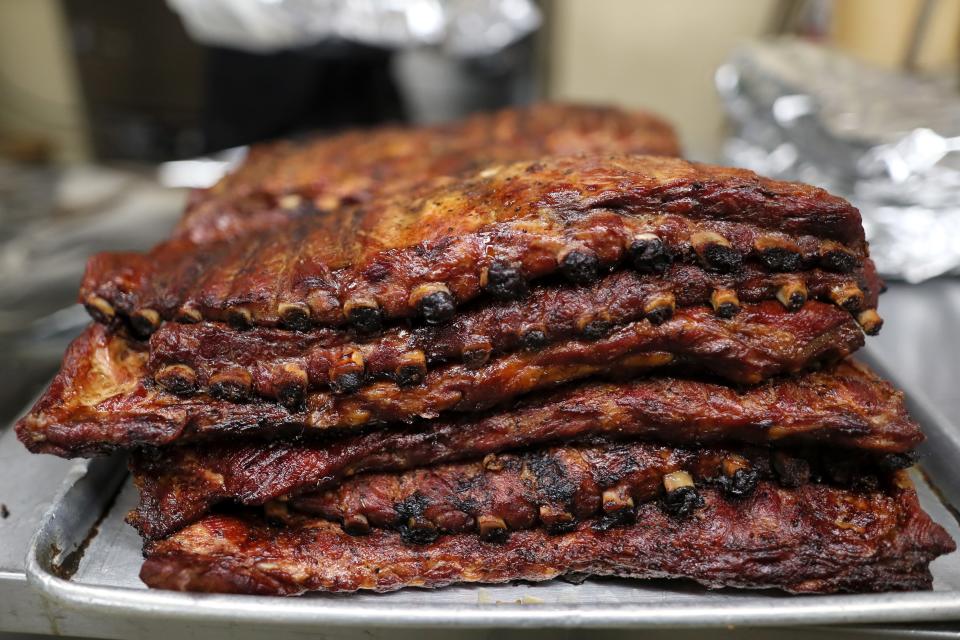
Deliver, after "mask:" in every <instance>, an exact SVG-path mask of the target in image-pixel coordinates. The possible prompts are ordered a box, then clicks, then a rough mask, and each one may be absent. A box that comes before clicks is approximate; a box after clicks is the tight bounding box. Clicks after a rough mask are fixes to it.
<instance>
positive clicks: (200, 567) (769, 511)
mask: <svg viewBox="0 0 960 640" xmlns="http://www.w3.org/2000/svg"><path fill="white" fill-rule="evenodd" d="M900 473H901V475H898V476H896V480H895V483H894V484H893V486H890V487H889V488H886V489H882V490H875V491H851V490H844V489H837V488H833V487H829V486H826V485H820V484H807V485H804V486H802V487H799V488H795V489H786V488H782V487H778V486H777V485H775V484H771V483H769V482H761V483H760V485H759V486H758V487H757V489H756V491H755V492H754V493H753V495H752V496H750V497H749V498H748V499H746V500H733V501H731V500H727V499H725V498H724V497H723V496H722V495H721V494H720V493H719V492H718V491H716V490H713V489H706V490H705V491H704V492H703V498H704V501H705V506H704V508H703V509H702V510H700V511H698V512H697V513H696V514H695V515H694V516H693V517H689V518H675V517H672V516H669V515H667V514H665V513H664V512H663V511H662V510H661V509H660V508H659V507H658V506H657V505H656V504H653V503H645V504H641V505H640V506H639V507H638V508H637V513H636V521H637V523H638V524H636V525H629V526H626V527H622V528H621V527H614V528H604V527H595V526H593V523H591V522H582V523H580V524H579V525H577V527H576V529H575V530H573V531H571V532H569V533H564V534H560V535H550V534H549V533H547V532H546V531H544V530H543V529H531V530H527V531H519V532H516V533H514V534H513V535H512V536H510V538H509V539H508V540H507V541H506V542H504V543H491V542H485V541H483V540H481V539H480V537H479V536H476V535H474V534H469V533H462V534H453V535H448V536H442V537H440V538H439V539H438V540H436V541H435V542H433V543H431V544H428V545H424V546H411V545H408V544H406V543H405V542H403V540H402V539H401V537H400V535H399V534H397V533H395V532H388V531H382V530H377V531H373V532H371V534H370V535H369V536H364V537H352V536H350V535H348V534H346V533H344V532H343V530H342V529H341V528H340V527H339V526H338V525H336V524H333V523H330V522H328V521H325V520H309V519H303V520H301V521H300V522H299V523H296V524H291V525H288V526H284V527H275V526H270V525H268V524H265V523H264V522H263V521H261V520H258V519H257V518H256V517H254V516H249V515H248V516H242V515H241V516H225V515H214V516H209V517H207V518H205V519H204V520H202V521H200V522H198V523H196V524H194V525H192V526H191V527H188V528H187V529H185V530H183V531H181V532H179V533H177V534H176V535H175V536H173V537H172V538H170V539H168V540H163V541H160V542H157V543H154V544H151V545H148V547H147V560H146V562H145V563H144V565H143V568H142V569H141V571H140V577H141V579H142V580H143V581H144V582H145V583H146V584H147V585H149V586H151V587H154V588H160V589H174V590H180V591H206V592H224V593H251V594H261V595H267V594H269V595H295V594H299V593H303V592H305V591H316V590H323V591H356V590H358V589H372V590H376V591H392V590H395V589H399V588H402V587H408V586H416V587H441V586H444V585H448V584H452V583H457V582H484V583H498V582H508V581H511V580H529V581H541V580H549V579H551V578H554V577H556V576H560V575H563V574H566V573H579V574H584V573H586V574H592V575H614V576H623V577H633V578H690V579H693V580H696V581H697V582H700V583H701V584H703V585H705V586H707V587H711V588H718V587H724V586H731V587H745V588H777V589H782V590H784V591H789V592H794V593H832V592H838V591H854V592H867V591H895V590H912V589H929V588H930V586H931V582H932V578H931V575H930V570H929V563H930V562H931V561H932V560H933V559H934V558H936V557H937V556H939V555H942V554H944V553H949V552H950V551H953V550H954V548H955V545H954V543H953V541H952V540H951V539H950V537H949V535H948V534H947V533H946V531H944V530H943V528H942V527H940V526H939V525H937V524H936V523H934V522H933V521H931V520H930V518H929V516H927V514H925V513H924V512H923V511H922V510H921V509H920V506H919V504H918V503H917V499H916V495H915V493H914V491H913V489H912V487H911V485H910V484H909V478H907V477H906V476H905V475H902V473H903V472H900Z"/></svg>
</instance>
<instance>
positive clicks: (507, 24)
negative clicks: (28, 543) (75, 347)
mask: <svg viewBox="0 0 960 640" xmlns="http://www.w3.org/2000/svg"><path fill="white" fill-rule="evenodd" d="M958 56H960V0H726V1H724V2H710V1H701V0H672V1H671V2H657V1H654V0H591V1H589V2H587V1H581V0H539V1H537V0H409V1H406V2H404V1H399V0H396V1H394V0H364V1H351V0H341V1H336V0H127V1H125V2H119V3H118V2H112V1H110V0H0V350H2V351H3V352H5V354H6V356H7V357H5V358H2V359H0V378H3V379H5V380H8V381H9V382H8V384H5V385H0V418H3V419H9V418H12V417H13V416H14V415H15V414H16V413H17V412H18V411H20V410H21V409H22V407H23V405H24V404H25V403H26V401H27V399H28V398H30V397H31V396H32V394H34V393H36V392H37V391H38V390H39V388H40V387H41V386H42V385H43V384H44V382H45V381H46V379H47V378H48V376H49V375H50V374H51V372H52V371H53V369H54V368H55V366H56V365H57V363H58V361H59V358H60V355H61V353H62V351H63V348H64V345H65V343H66V341H67V340H68V339H69V338H70V337H72V336H73V335H74V334H75V333H76V332H77V331H78V330H79V328H80V327H81V326H82V325H83V324H84V323H85V322H86V321H87V318H86V316H85V314H84V313H83V312H82V311H81V310H80V309H79V307H77V306H76V305H73V302H74V296H75V292H76V289H77V282H78V280H79V277H80V274H81V273H82V269H83V265H84V262H85V260H86V258H87V256H89V255H90V254H91V253H93V252H95V251H99V250H103V249H116V250H120V249H146V248H148V247H149V246H151V245H152V244H154V243H155V242H157V241H158V240H159V239H161V238H162V237H163V236H164V234H165V233H166V232H167V230H168V229H169V228H170V226H171V225H172V223H173V221H174V220H175V218H176V217H177V216H178V215H179V213H180V211H181V210H182V206H183V201H184V198H185V196H186V190H187V189H188V188H190V187H203V186H207V185H210V184H212V183H213V182H214V181H216V180H217V179H218V178H219V177H220V176H221V175H222V174H223V172H224V171H226V170H227V169H228V168H229V167H230V166H231V163H235V162H236V161H238V159H239V158H242V155H243V148H244V146H245V145H249V144H251V143H255V142H257V141H261V140H268V139H271V138H276V137H283V136H302V135H304V134H305V133H306V132H316V131H321V132H324V131H335V130H338V129H342V128H344V127H349V126H358V125H372V124H376V123H380V122H413V123H421V122H436V121H443V120H449V119H453V118H456V117H459V116H462V115H464V114H467V113H470V112H473V111H478V110H484V109H493V108H497V107H501V106H505V105H510V104H518V103H526V102H530V101H534V100H544V99H546V100H572V101H584V102H593V103H613V104H616V105H620V106H624V107H638V108H647V109H651V110H653V111H655V112H658V113H660V114H661V115H663V116H665V117H666V118H668V119H669V120H671V121H672V122H673V124H674V125H675V126H676V128H677V129H678V131H679V133H680V136H681V138H682V140H683V144H684V147H685V150H686V154H687V156H688V157H690V158H693V159H698V160H707V161H717V162H724V163H729V164H737V165H743V166H747V167H750V168H752V169H754V170H757V171H759V172H761V173H765V174H768V175H772V176H777V177H786V178H791V179H801V180H804V181H807V182H813V183H816V184H821V185H823V186H826V187H828V188H830V189H831V190H832V191H834V192H837V193H840V194H841V195H845V196H847V197H849V198H851V199H853V200H854V202H855V203H856V204H857V205H859V206H860V207H861V209H862V210H863V211H864V218H865V224H866V227H867V231H868V236H869V238H870V240H871V246H872V252H873V254H874V256H875V258H876V259H877V261H878V263H879V264H880V267H881V270H882V271H883V272H884V273H885V275H887V276H889V277H891V278H893V279H901V280H906V281H910V282H919V281H924V280H928V279H930V278H932V277H934V276H938V275H942V274H947V273H951V272H953V271H956V269H957V267H958V265H960V242H957V240H958V239H960V213H958V211H957V206H956V203H957V202H960V197H958V196H960V164H958V163H957V161H956V159H955V156H956V155H957V154H954V153H953V151H955V150H957V149H960V102H958V99H957V95H958V94H957V89H956V87H957V80H958V78H960V76H958V73H957V66H958V65H957V62H958ZM929 286H933V287H936V286H941V285H937V284H934V285H929ZM888 309H889V307H888ZM887 314H888V315H889V310H888V311H887ZM927 315H929V314H927ZM951 321H952V319H951ZM927 322H929V320H927ZM936 329H937V330H938V331H941V330H942V331H944V332H948V333H950V326H949V325H947V326H946V327H937V328H936ZM898 344H899V341H898ZM904 357H912V358H918V357H919V356H917V355H916V351H915V350H912V351H909V352H908V353H905V354H904ZM943 393H948V394H949V393H953V392H952V388H951V390H944V391H943Z"/></svg>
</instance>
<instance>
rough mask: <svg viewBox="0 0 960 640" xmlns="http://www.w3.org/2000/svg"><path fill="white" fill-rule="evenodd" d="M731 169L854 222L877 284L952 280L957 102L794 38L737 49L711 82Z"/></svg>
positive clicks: (929, 83)
mask: <svg viewBox="0 0 960 640" xmlns="http://www.w3.org/2000/svg"><path fill="white" fill-rule="evenodd" d="M715 81H716V87H717V90H718V91H719V93H720V96H721V99H722V100H723V103H724V106H725V108H726V110H727V113H728V115H729V118H730V120H731V122H732V125H733V135H732V137H731V138H730V139H728V140H727V142H726V144H725V145H724V155H725V156H726V160H727V161H728V162H730V163H731V164H734V165H738V166H743V167H747V168H749V169H752V170H754V171H756V172H757V173H760V174H763V175H767V176H771V177H776V178H783V179H787V180H800V181H803V182H808V183H811V184H816V185H818V186H821V187H823V188H825V189H828V190H829V191H831V192H832V193H836V194H837V195H841V196H843V197H846V198H848V199H849V200H850V201H851V202H853V203H854V204H855V205H856V206H857V207H859V208H860V211H861V213H862V214H863V223H864V228H865V229H866V232H867V239H868V240H869V241H870V254H871V256H872V257H873V259H874V260H875V261H876V263H877V266H878V268H879V270H880V272H881V273H882V274H883V275H884V276H887V277H892V278H902V279H904V280H907V281H909V282H919V281H922V280H926V279H928V278H932V277H935V276H938V275H942V274H946V273H954V274H956V273H960V154H958V153H956V152H957V151H960V97H958V94H957V91H956V89H955V87H954V86H951V84H950V83H947V82H940V81H937V80H931V79H924V78H919V77H916V76H908V75H906V74H898V73H893V72H888V71H884V70H880V69H876V68H873V67H869V66H867V65H864V64H862V63H860V62H858V61H856V60H854V59H852V58H850V57H848V56H845V55H843V54H840V53H838V52H836V51H832V50H830V49H829V48H827V47H824V46H820V45H816V44H813V43H810V42H805V41H801V40H797V39H794V38H784V39H778V40H773V41H766V42H755V43H751V44H748V45H745V46H743V47H740V48H739V49H737V50H736V51H735V52H734V54H733V55H732V57H731V59H730V60H729V62H727V63H726V64H724V65H723V66H721V67H720V68H719V69H718V70H717V73H716V76H715Z"/></svg>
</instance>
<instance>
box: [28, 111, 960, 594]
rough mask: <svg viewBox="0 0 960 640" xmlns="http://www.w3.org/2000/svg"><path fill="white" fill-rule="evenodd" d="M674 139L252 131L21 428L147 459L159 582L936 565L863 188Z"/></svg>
mask: <svg viewBox="0 0 960 640" xmlns="http://www.w3.org/2000/svg"><path fill="white" fill-rule="evenodd" d="M677 154H678V149H677V144H676V141H675V138H674V137H673V134H672V132H671V130H670V128H669V126H668V125H666V124H664V123H662V122H661V121H659V120H657V119H656V118H654V117H652V116H648V115H644V114H634V113H626V112H623V111H618V110H614V109H600V108H587V107H577V106H563V105H559V106H558V105H541V106H535V107H531V108H525V109H515V110H508V111H503V112H499V113H494V114H485V115H479V116H475V117H473V118H470V119H468V120H465V121H462V122H460V123H456V124H452V125H445V126H442V127H433V128H419V129H403V128H387V129H380V130H374V131H367V132H353V133H347V134H343V135H341V136H339V137H334V138H328V139H319V140H316V141H312V142H309V143H300V144H299V145H294V144H279V145H273V146H267V147H264V148H258V149H255V150H254V152H252V153H251V154H250V156H249V158H248V160H247V161H246V163H245V164H244V165H242V166H241V167H240V168H239V169H238V170H237V171H236V172H234V173H233V174H231V175H230V176H228V177H226V178H225V179H224V180H222V181H221V182H220V183H219V184H218V185H216V186H215V187H213V188H212V189H210V190H207V191H203V192H199V193H197V194H195V195H194V196H193V197H192V198H191V200H190V203H189V205H188V209H187V212H186V214H185V215H184V217H183V218H182V220H181V222H180V224H179V225H178V227H177V228H176V230H175V231H174V233H173V235H172V237H171V238H170V239H168V240H167V241H165V242H164V243H162V244H160V245H159V246H157V247H156V248H155V249H153V250H152V251H151V252H149V253H147V254H142V255H141V254H104V255H99V256H95V257H94V258H92V259H91V261H90V263H89V266H88V270H87V273H86V275H85V277H84V280H83V284H82V290H81V294H80V297H81V301H82V302H83V303H84V304H85V305H86V307H87V309H88V310H89V311H90V314H91V315H92V317H93V319H94V322H93V323H92V324H91V326H90V327H89V328H88V329H87V330H86V331H85V332H84V333H83V334H82V335H81V336H80V337H79V338H78V339H77V340H76V341H75V342H74V343H73V344H72V345H71V346H70V348H69V350H68V352H67V354H66V356H65V359H64V363H63V366H62V369H61V371H60V372H59V373H58V375H57V376H56V378H55V379H54V381H53V383H52V384H51V386H50V388H49V389H48V391H47V392H46V394H45V395H44V396H43V397H42V398H41V399H40V400H39V401H38V402H37V404H36V405H35V406H34V407H33V409H32V411H31V412H30V413H29V414H28V415H27V416H26V417H25V418H23V419H22V420H21V421H20V423H19V424H18V433H19V436H20V438H21V440H22V441H23V443H24V444H25V445H26V446H27V447H28V448H29V449H30V450H31V451H34V452H42V453H52V454H56V455H60V456H68V457H69V456H94V455H102V454H108V453H111V452H113V451H115V450H125V451H130V452H131V453H130V467H131V470H132V473H133V477H134V481H135V483H136V486H137V487H138V489H139V492H140V502H139V504H138V506H137V507H136V508H135V509H134V511H132V512H131V513H130V515H129V518H128V519H129V522H130V523H131V524H132V525H133V526H134V527H136V528H137V530H138V531H139V532H140V533H141V534H142V536H143V538H144V541H145V545H144V553H145V556H146V561H145V563H144V565H143V568H142V571H141V578H142V579H143V581H144V582H145V583H146V584H147V585H149V586H151V587H156V588H164V589H176V590H188V591H214V592H235V593H254V594H281V595H291V594H300V593H303V592H305V591H311V590H322V591H355V590H359V589H371V590H376V591H389V590H393V589H398V588H401V587H407V586H419V587H440V586H443V585H448V584H451V583H459V582H485V583H499V582H506V581H513V580H528V581H539V580H547V579H551V578H554V577H558V576H564V575H576V576H583V575H595V576H620V577H633V578H665V577H668V578H686V579H692V580H694V581H697V582H699V583H701V584H703V585H706V586H707V587H711V588H713V587H723V586H732V587H743V588H776V589H780V590H784V591H788V592H796V593H800V592H807V593H811V592H812V593H827V592H840V591H853V592H859V591H882V590H907V589H928V588H930V586H931V573H930V570H929V564H930V562H931V561H932V560H933V559H935V558H936V557H937V556H939V555H941V554H944V553H948V552H950V551H952V550H953V549H954V543H953V541H952V540H951V539H950V538H949V536H948V535H947V533H946V532H945V531H944V530H943V529H942V528H941V527H940V526H939V525H937V524H936V523H934V522H933V521H932V520H931V519H930V518H929V516H928V515H927V514H926V513H924V512H923V510H922V509H921V508H920V506H919V503H918V500H917V496H916V493H915V491H914V488H913V485H912V484H911V479H910V476H909V475H908V473H907V471H906V469H907V468H908V467H910V466H911V465H912V463H913V454H912V451H913V450H914V448H915V447H916V446H917V445H918V444H919V443H920V442H921V440H922V439H923V436H922V434H921V432H920V430H919V428H918V426H917V424H916V423H915V422H913V421H912V420H911V419H910V417H909V416H908V415H907V412H906V410H905V408H904V403H903V396H902V394H901V393H900V392H899V391H897V390H896V389H894V388H893V387H891V385H890V384H888V383H887V382H885V381H884V380H882V379H880V378H879V377H878V376H877V375H875V374H874V373H873V372H871V371H870V370H868V369H867V368H866V367H865V366H863V365H862V364H859V363H857V362H855V361H853V360H851V359H850V358H849V357H848V356H849V355H850V354H851V353H852V352H854V351H855V350H857V349H858V348H859V347H860V346H862V345H863V343H864V333H866V334H874V333H876V332H877V331H878V330H879V329H880V325H881V319H880V316H879V315H878V314H877V311H876V306H877V297H878V295H879V294H880V292H881V290H882V287H883V285H882V283H881V281H880V280H879V278H878V276H877V274H876V271H875V269H874V265H873V263H872V262H871V260H870V258H869V255H868V249H867V244H866V242H865V240H864V233H863V228H862V226H861V222H860V216H859V213H858V212H857V210H856V209H855V208H853V207H852V206H851V205H850V204H849V203H847V202H845V201H844V200H842V199H840V198H837V197H833V196H831V195H829V194H827V193H826V192H824V191H822V190H820V189H816V188H812V187H808V186H805V185H799V184H792V183H785V182H777V181H772V180H767V179H763V178H760V177H758V176H756V175H754V174H752V173H750V172H748V171H743V170H738V169H729V168H722V167H715V166H709V165H702V164H693V163H689V162H686V161H684V160H680V159H677V158H676V157H672V156H676V155H677Z"/></svg>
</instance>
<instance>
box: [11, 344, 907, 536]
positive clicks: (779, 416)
mask: <svg viewBox="0 0 960 640" xmlns="http://www.w3.org/2000/svg"><path fill="white" fill-rule="evenodd" d="M22 435H23V434H21V437H22ZM591 436H607V437H610V438H616V439H646V440H659V441H662V442H669V443H672V444H689V445H700V444H709V443H724V442H746V443H755V444H775V445H777V446H778V447H785V446H790V445H795V444H803V443H824V444H831V445H837V446H840V447H847V448H856V449H862V450H864V451H873V452H882V453H904V452H908V451H910V450H911V449H913V448H914V447H915V446H916V445H917V444H919V442H920V441H921V440H922V439H923V436H922V434H921V433H920V429H919V427H918V426H917V424H916V423H914V422H913V421H912V420H910V418H909V417H908V415H907V413H906V410H905V408H904V406H903V395H902V394H901V393H900V392H898V391H896V390H895V389H893V388H892V387H891V386H890V385H889V384H887V383H886V382H883V381H881V380H879V379H878V378H877V377H876V376H875V375H873V374H872V373H870V372H869V371H867V370H866V369H865V368H863V367H862V366H861V365H856V364H853V363H849V362H844V363H841V364H839V365H837V366H835V367H833V368H831V369H829V370H826V371H821V372H815V373H809V374H806V375H804V376H801V377H798V378H796V379H778V380H774V381H771V382H769V383H767V384H764V385H762V386H759V387H755V388H753V389H749V390H746V391H737V390H735V389H731V388H729V387H726V386H723V385H719V384H711V383H706V382H699V381H693V380H684V379H679V378H651V379H641V380H633V381H630V382H624V383H619V384H604V383H591V384H586V385H583V386H580V387H573V388H566V389H561V390H558V391H555V392H553V393H551V394H545V395H542V396H539V397H537V398H530V399H529V400H527V401H525V402H522V403H520V404H518V405H517V406H515V407H514V408H512V409H509V410H505V411H499V412H492V413H489V414H487V415H482V416H464V417H462V418H460V419H458V420H434V421H431V422H427V423H425V424H418V425H414V426H413V427H410V428H405V429H398V428H384V429H379V430H374V431H370V432H368V433H364V434H362V435H358V436H353V437H348V438H340V439H337V440H332V441H329V442H310V441H309V440H308V441H294V442H266V443H264V442H260V443H257V442H252V443H251V442H242V443H235V444H220V443H210V444H208V445H199V446H195V447H171V448H167V449H164V450H162V451H158V452H155V453H147V452H138V453H135V454H134V456H133V457H132V469H133V472H134V474H135V476H136V479H137V483H138V487H139V489H140V505H139V507H138V508H137V510H136V511H135V512H134V513H133V514H131V517H130V521H131V523H132V524H133V525H134V526H136V527H137V528H138V529H139V530H140V532H141V534H143V535H144V536H145V537H147V538H158V537H162V536H165V535H168V534H170V533H171V532H173V531H176V530H177V529H179V528H180V527H182V526H184V525H185V524H187V523H189V522H192V521H193V520H195V519H196V518H198V517H200V516H201V515H203V514H204V513H205V512H206V511H207V510H208V509H209V508H210V507H211V506H212V505H214V504H216V503H217V502H220V501H223V500H238V501H240V502H243V503H246V504H263V503H264V502H267V501H269V500H273V499H275V498H278V497H280V496H283V495H294V494H297V493H303V492H305V491H309V490H312V489H315V488H318V487H323V486H330V485H332V484H335V483H336V482H339V481H340V480H342V479H343V478H344V477H347V476H350V475H352V474H354V473H361V472H364V471H378V470H387V471H394V470H402V469H410V468H415V467H420V466H425V465H430V464H438V463H442V462H450V461H456V460H467V459H471V458H482V457H483V456H485V455H487V454H489V453H498V452H502V451H508V450H511V449H517V448H520V447H526V446H531V445H541V444H544V443H551V442H563V441H567V440H574V439H577V438H580V439H582V438H587V437H591Z"/></svg>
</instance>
